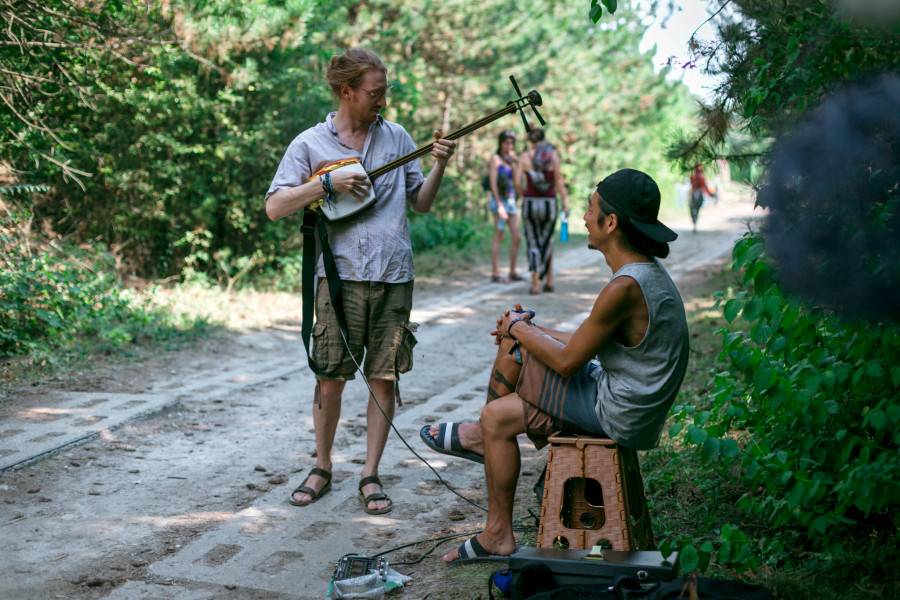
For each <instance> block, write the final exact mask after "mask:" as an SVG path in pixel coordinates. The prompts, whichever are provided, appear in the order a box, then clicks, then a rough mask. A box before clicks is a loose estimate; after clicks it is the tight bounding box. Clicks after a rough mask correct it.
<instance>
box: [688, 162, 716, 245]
mask: <svg viewBox="0 0 900 600" xmlns="http://www.w3.org/2000/svg"><path fill="white" fill-rule="evenodd" d="M704 194H709V195H710V196H713V197H715V195H716V192H715V191H714V190H712V189H710V187H709V185H708V184H707V183H706V176H705V175H704V174H703V165H701V164H700V163H697V164H696V165H694V172H693V173H691V201H690V207H691V223H693V225H694V233H697V219H698V218H699V216H700V209H701V208H702V207H703V201H704V199H705V196H704Z"/></svg>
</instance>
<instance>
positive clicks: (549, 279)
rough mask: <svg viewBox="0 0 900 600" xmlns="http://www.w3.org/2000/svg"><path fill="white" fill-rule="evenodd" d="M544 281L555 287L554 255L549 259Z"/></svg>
mask: <svg viewBox="0 0 900 600" xmlns="http://www.w3.org/2000/svg"><path fill="white" fill-rule="evenodd" d="M544 283H545V285H548V286H550V287H553V256H551V257H550V258H548V259H547V274H546V275H544Z"/></svg>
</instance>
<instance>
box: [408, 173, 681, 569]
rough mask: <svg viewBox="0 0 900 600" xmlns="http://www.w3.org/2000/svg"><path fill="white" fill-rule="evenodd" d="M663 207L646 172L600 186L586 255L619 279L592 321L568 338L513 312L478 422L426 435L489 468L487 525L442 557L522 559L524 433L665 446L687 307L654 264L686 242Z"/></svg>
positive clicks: (500, 332)
mask: <svg viewBox="0 0 900 600" xmlns="http://www.w3.org/2000/svg"><path fill="white" fill-rule="evenodd" d="M659 200H660V198H659V188H658V187H657V185H656V183H655V182H654V181H653V179H651V178H650V177H649V176H648V175H646V174H645V173H641V172H640V171H635V170H633V169H623V170H621V171H617V172H616V173H613V174H612V175H610V176H609V177H607V178H606V179H604V180H603V181H601V182H600V183H599V184H598V185H597V189H596V191H595V192H594V193H593V195H592V196H591V198H590V203H589V206H588V210H587V212H586V213H585V215H584V222H585V226H586V228H587V232H588V247H589V248H592V249H596V250H599V251H600V252H602V253H603V256H604V258H605V259H606V263H607V264H608V265H609V267H610V268H611V269H612V272H613V276H612V279H611V280H610V282H609V283H608V284H607V285H606V286H605V287H604V288H603V290H602V291H601V292H600V295H599V296H597V299H596V300H595V302H594V306H593V309H592V310H591V313H590V316H588V318H587V319H586V320H585V321H584V322H583V323H582V324H581V325H580V326H579V327H578V329H576V330H575V331H574V332H573V333H562V332H558V331H553V330H550V329H546V328H543V327H539V326H537V325H535V324H534V323H532V317H531V314H530V313H529V312H527V311H521V307H518V306H517V307H516V309H518V310H513V311H506V312H505V313H504V314H503V316H502V317H501V318H500V319H499V320H498V322H497V329H496V331H494V332H492V334H493V335H494V336H495V341H496V343H497V344H499V346H500V349H499V351H498V354H497V359H496V361H495V363H494V369H493V371H492V375H491V382H490V386H489V390H488V399H487V400H488V401H487V404H486V405H485V406H484V408H483V409H482V411H481V419H480V422H479V423H461V424H449V423H442V424H439V425H434V426H430V427H429V426H426V427H423V428H422V431H421V436H422V438H423V440H425V442H426V443H427V444H428V445H429V446H430V447H432V448H433V449H435V450H437V451H439V452H443V453H445V454H451V455H455V456H462V457H465V458H469V459H472V460H475V461H478V462H481V461H482V460H483V462H484V465H485V475H486V477H487V493H488V517H487V524H486V526H485V529H484V531H483V532H482V533H480V534H478V535H477V536H475V537H473V538H471V539H470V540H468V541H467V542H465V543H464V544H462V545H461V546H460V547H459V548H457V549H455V550H451V551H450V552H448V553H447V554H446V555H445V556H444V557H443V558H444V560H445V561H447V562H450V561H455V560H463V561H468V560H472V559H475V560H477V559H484V558H492V557H494V556H506V555H509V554H511V553H512V552H513V551H515V548H516V542H515V538H514V536H513V529H512V505H513V499H514V496H515V490H516V483H517V482H518V478H519V465H520V459H519V446H518V443H517V441H516V436H518V435H519V434H521V433H526V434H528V437H529V438H531V439H532V441H534V442H535V445H536V446H537V447H538V448H541V447H543V446H544V445H546V444H547V437H548V436H549V435H550V434H552V433H554V432H557V431H564V432H567V433H576V434H577V433H582V434H589V435H594V436H600V437H609V438H611V439H613V440H615V441H616V442H617V443H619V444H621V445H623V446H626V447H629V448H634V449H636V450H646V449H649V448H653V447H654V446H656V444H657V442H658V441H659V436H660V433H661V431H662V428H663V423H664V421H665V419H666V414H667V412H668V410H669V408H670V407H671V406H672V402H673V401H674V399H675V396H676V395H677V393H678V389H679V387H680V386H681V382H682V380H683V379H684V373H685V370H686V367H687V360H688V329H687V320H686V318H685V314H684V303H683V302H682V300H681V296H680V295H679V293H678V290H677V289H676V287H675V284H674V283H673V282H672V279H671V278H670V277H669V274H668V273H667V272H666V270H665V268H663V266H662V265H661V264H660V263H659V262H658V261H657V260H656V259H655V258H653V257H660V258H665V257H666V256H668V254H669V246H668V242H671V241H673V240H675V238H676V237H677V235H676V234H675V232H673V231H672V230H671V229H669V228H668V227H666V226H665V225H663V224H662V223H660V222H659V220H658V213H659ZM515 344H518V350H519V352H518V354H519V355H520V356H521V357H522V360H521V364H520V363H519V361H517V360H516V357H515V356H516V354H517V353H516V352H515V351H514V347H515ZM511 352H512V354H511ZM523 416H524V418H523Z"/></svg>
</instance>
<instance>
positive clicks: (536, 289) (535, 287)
mask: <svg viewBox="0 0 900 600" xmlns="http://www.w3.org/2000/svg"><path fill="white" fill-rule="evenodd" d="M529 293H531V294H532V295H537V294H540V293H541V280H540V279H539V278H538V272H537V271H532V272H531V290H530V292H529Z"/></svg>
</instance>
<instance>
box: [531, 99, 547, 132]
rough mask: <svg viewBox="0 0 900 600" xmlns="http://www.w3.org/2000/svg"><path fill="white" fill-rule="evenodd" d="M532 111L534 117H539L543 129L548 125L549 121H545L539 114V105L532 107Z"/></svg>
mask: <svg viewBox="0 0 900 600" xmlns="http://www.w3.org/2000/svg"><path fill="white" fill-rule="evenodd" d="M531 111H532V112H533V113H534V116H536V117H537V120H538V122H540V124H541V127H543V126H544V125H546V124H547V121H545V120H544V117H542V116H541V113H539V112H538V109H537V105H536V104H532V105H531Z"/></svg>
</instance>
